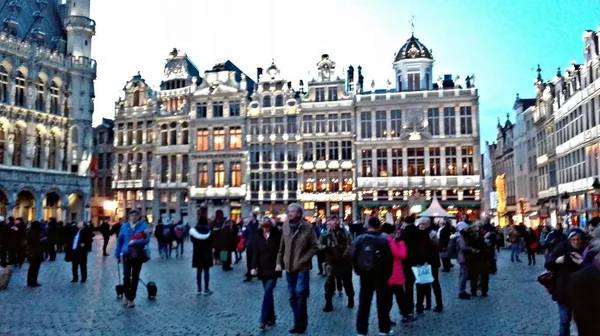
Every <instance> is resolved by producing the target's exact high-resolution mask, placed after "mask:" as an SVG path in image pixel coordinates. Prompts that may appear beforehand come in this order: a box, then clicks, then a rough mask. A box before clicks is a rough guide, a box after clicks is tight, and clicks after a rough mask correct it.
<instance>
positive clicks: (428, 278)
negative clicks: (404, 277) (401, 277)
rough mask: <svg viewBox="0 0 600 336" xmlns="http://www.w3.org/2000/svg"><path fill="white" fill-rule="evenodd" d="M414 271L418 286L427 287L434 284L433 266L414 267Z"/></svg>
mask: <svg viewBox="0 0 600 336" xmlns="http://www.w3.org/2000/svg"><path fill="white" fill-rule="evenodd" d="M412 271H413V274H414V275H415V279H416V280H415V283H416V284H417V285H426V284H430V283H432V282H433V275H432V274H431V265H423V266H414V267H413V268H412Z"/></svg>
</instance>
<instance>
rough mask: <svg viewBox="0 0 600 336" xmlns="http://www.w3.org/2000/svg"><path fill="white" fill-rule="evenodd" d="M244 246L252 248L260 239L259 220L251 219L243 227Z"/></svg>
mask: <svg viewBox="0 0 600 336" xmlns="http://www.w3.org/2000/svg"><path fill="white" fill-rule="evenodd" d="M242 236H243V237H244V245H245V246H244V247H245V248H246V249H247V250H252V249H253V248H254V245H256V243H257V241H258V221H254V220H253V221H250V222H249V223H248V224H247V225H246V226H245V227H244V228H243V229H242Z"/></svg>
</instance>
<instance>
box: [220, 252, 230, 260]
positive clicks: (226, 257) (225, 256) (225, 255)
mask: <svg viewBox="0 0 600 336" xmlns="http://www.w3.org/2000/svg"><path fill="white" fill-rule="evenodd" d="M219 257H220V258H219V259H221V262H224V261H228V260H229V252H228V251H221V253H219Z"/></svg>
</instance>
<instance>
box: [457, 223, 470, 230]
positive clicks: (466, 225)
mask: <svg viewBox="0 0 600 336" xmlns="http://www.w3.org/2000/svg"><path fill="white" fill-rule="evenodd" d="M468 227H469V224H467V223H465V222H459V223H458V224H457V225H456V231H458V232H461V231H462V230H465V229H467V228H468Z"/></svg>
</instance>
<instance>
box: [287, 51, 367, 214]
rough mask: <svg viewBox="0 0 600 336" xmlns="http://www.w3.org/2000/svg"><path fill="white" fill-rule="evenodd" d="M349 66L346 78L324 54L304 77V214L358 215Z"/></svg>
mask: <svg viewBox="0 0 600 336" xmlns="http://www.w3.org/2000/svg"><path fill="white" fill-rule="evenodd" d="M353 72H354V70H353V68H352V67H350V68H349V69H348V82H347V81H346V79H345V78H344V76H343V74H342V77H340V76H339V74H336V66H335V62H333V61H332V60H330V59H329V55H327V54H324V55H322V56H321V60H320V61H319V62H318V63H317V78H313V79H311V80H309V81H308V86H307V90H306V93H304V92H303V95H302V96H301V98H302V102H301V109H300V114H299V117H300V118H301V125H302V128H301V129H302V137H301V138H300V141H299V143H298V147H299V148H302V155H301V160H300V164H301V166H300V168H301V170H300V176H299V179H300V181H302V186H301V194H300V200H301V201H302V202H303V204H304V209H305V210H306V211H307V213H306V215H308V216H316V217H320V218H324V217H326V216H329V215H334V214H335V215H338V216H339V217H340V218H343V219H345V220H350V219H353V218H356V215H357V205H356V193H355V191H354V179H355V171H356V161H355V156H354V134H355V129H356V128H355V126H354V123H355V122H354V120H355V118H354V95H353V92H352V90H351V89H350V88H349V87H350V86H351V85H353V83H352V82H353V77H354V73H353Z"/></svg>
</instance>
